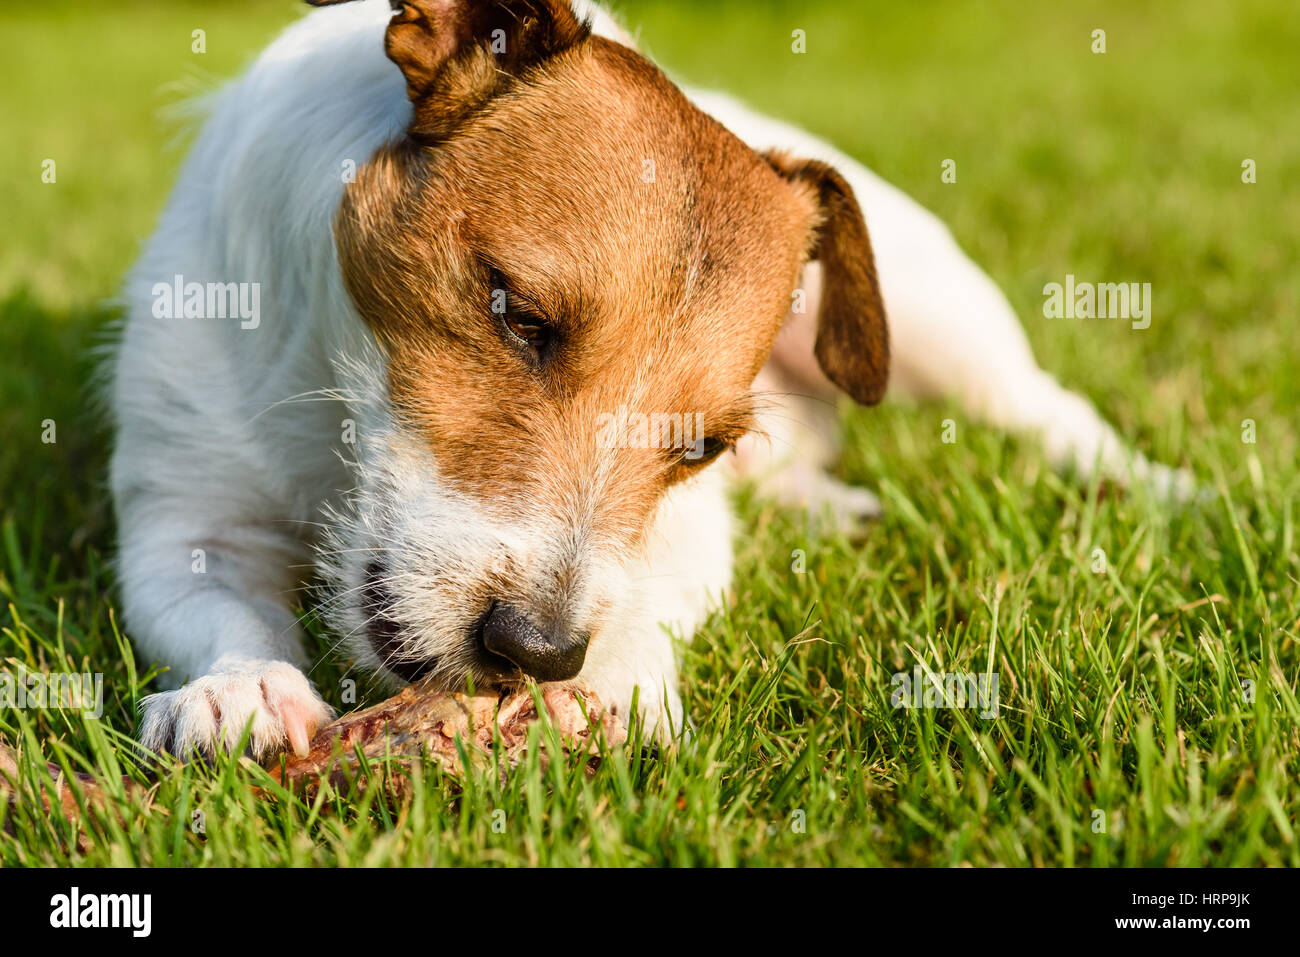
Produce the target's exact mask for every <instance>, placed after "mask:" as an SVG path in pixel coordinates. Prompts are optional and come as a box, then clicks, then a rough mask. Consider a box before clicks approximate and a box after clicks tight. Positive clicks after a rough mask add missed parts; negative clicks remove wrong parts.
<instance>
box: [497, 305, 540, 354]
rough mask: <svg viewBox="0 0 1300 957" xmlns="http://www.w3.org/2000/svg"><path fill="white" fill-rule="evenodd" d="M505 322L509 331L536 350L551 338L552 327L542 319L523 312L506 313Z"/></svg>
mask: <svg viewBox="0 0 1300 957" xmlns="http://www.w3.org/2000/svg"><path fill="white" fill-rule="evenodd" d="M504 322H505V324H506V328H507V329H509V330H510V331H511V332H512V333H514V334H515V335H516V336H518V337H519V338H520V339H522V340H524V342H526V343H528V344H529V345H530V346H532V347H533V348H534V349H536V348H539V347H540V346H542V345H545V343H546V341H547V340H548V338H549V337H550V332H551V327H550V326H548V325H547V324H546V322H545V320H543V319H541V318H540V317H536V316H530V315H528V314H527V313H523V312H515V313H506V316H505V319H504Z"/></svg>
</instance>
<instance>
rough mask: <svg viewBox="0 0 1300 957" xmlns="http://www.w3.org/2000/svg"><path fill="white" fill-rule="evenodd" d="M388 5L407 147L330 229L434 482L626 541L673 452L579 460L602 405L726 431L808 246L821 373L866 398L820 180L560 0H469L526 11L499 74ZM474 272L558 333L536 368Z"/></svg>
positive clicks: (861, 296) (473, 50)
mask: <svg viewBox="0 0 1300 957" xmlns="http://www.w3.org/2000/svg"><path fill="white" fill-rule="evenodd" d="M404 6H405V8H406V10H405V11H404V12H401V13H399V14H398V15H397V17H395V18H394V21H393V24H392V26H390V28H389V34H388V44H387V49H388V51H389V55H390V57H391V58H392V59H394V61H395V62H397V63H398V65H399V66H401V67H402V69H403V72H404V73H405V75H406V77H407V85H408V92H409V93H410V95H411V97H412V99H413V101H414V107H415V120H414V122H413V126H412V131H411V135H409V136H408V137H406V138H404V139H403V140H402V141H400V142H398V143H395V144H393V145H392V146H391V147H390V148H388V149H387V150H385V151H383V152H382V153H381V154H380V155H379V156H378V157H376V158H375V160H374V161H373V162H371V163H370V164H368V165H367V167H365V168H364V169H363V170H362V171H360V172H359V174H358V177H357V180H356V182H355V183H354V184H353V185H352V186H351V187H350V188H349V189H348V191H347V195H346V198H345V201H344V204H343V207H342V208H341V210H340V214H339V218H338V221H337V225H336V233H337V240H338V247H339V253H340V259H341V265H342V269H343V274H344V278H345V281H346V282H347V285H348V290H349V293H350V295H351V296H352V298H353V300H354V302H355V304H356V306H357V308H358V310H359V311H360V314H361V315H362V317H363V318H364V319H365V321H366V322H367V323H368V324H369V325H370V327H371V328H372V330H373V331H374V333H375V334H376V337H377V338H378V339H379V340H380V342H381V343H382V344H383V345H384V347H385V348H386V349H387V351H388V353H389V376H390V387H391V394H392V400H393V405H394V409H395V411H396V413H397V414H398V416H399V417H400V418H401V419H402V420H404V421H405V422H406V423H407V424H409V425H411V426H413V427H414V428H416V429H417V430H418V431H419V434H422V435H424V436H425V437H426V438H427V441H428V442H429V444H430V445H431V447H432V448H433V450H434V452H435V456H436V460H437V463H438V468H439V472H440V475H441V477H442V478H443V479H445V481H447V482H449V483H451V484H453V485H454V486H456V487H458V488H460V489H462V490H464V491H465V492H466V493H468V494H470V495H472V496H473V497H474V498H475V499H476V500H478V501H479V502H481V503H484V504H491V505H493V506H494V507H496V508H497V509H498V510H499V512H500V513H501V514H504V515H512V514H533V513H536V512H539V511H540V512H543V513H550V514H555V515H567V516H572V515H574V514H581V515H583V516H584V518H585V524H586V527H587V528H589V529H590V531H591V533H592V534H593V535H598V536H600V537H602V538H604V539H606V540H608V541H614V542H621V543H630V542H633V541H635V540H637V539H639V537H640V536H641V535H642V533H643V530H644V528H645V527H646V525H647V523H648V519H649V516H650V514H651V513H652V511H653V509H654V508H655V506H656V504H657V503H658V501H659V499H660V498H661V496H662V495H663V493H664V491H665V490H666V489H667V488H668V487H669V486H670V485H672V484H673V483H674V482H677V481H681V480H683V479H684V478H686V477H688V476H689V475H690V474H691V472H692V468H693V466H692V465H690V464H689V463H688V462H686V461H684V460H683V459H682V456H681V450H680V449H677V450H672V449H667V450H665V449H639V448H627V449H613V450H611V449H602V448H600V447H599V443H598V442H597V430H598V422H599V420H600V416H601V414H602V413H606V414H609V413H616V412H617V411H618V410H619V409H620V408H627V409H629V410H631V411H633V412H645V413H649V412H667V413H697V412H698V413H701V414H702V415H703V422H704V424H705V427H706V431H707V433H708V435H709V436H710V437H712V438H715V439H718V440H720V441H722V442H725V443H730V442H732V441H734V440H736V439H737V438H739V437H740V435H741V434H743V433H744V432H745V431H746V429H748V428H749V427H750V425H751V424H752V421H753V416H754V407H753V403H754V399H753V398H752V397H751V395H750V386H751V384H752V382H753V380H754V377H755V375H756V374H757V373H758V371H759V370H760V368H761V367H762V366H763V364H764V362H765V361H766V359H767V357H768V353H769V352H770V350H771V347H772V343H773V340H774V338H775V336H776V334H777V332H778V330H779V328H780V326H781V321H782V319H783V317H784V316H785V315H786V313H787V310H788V309H789V306H790V293H791V290H792V289H793V288H794V287H795V285H796V283H797V281H798V276H799V272H800V269H801V267H802V266H803V264H804V262H805V261H806V260H807V258H808V257H809V255H810V254H819V255H820V256H821V257H822V258H823V264H824V267H825V269H824V271H825V272H826V273H827V274H828V276H829V278H828V280H827V282H826V291H825V293H824V294H823V304H824V305H823V311H822V314H821V317H820V320H821V329H820V332H819V336H818V344H817V356H818V359H819V360H820V361H821V363H822V364H823V367H825V368H826V369H827V374H828V375H829V376H830V378H831V379H832V380H833V381H835V382H836V383H837V384H839V385H840V386H841V387H843V388H845V389H846V390H847V391H849V392H850V394H852V395H853V396H854V397H855V398H858V399H860V400H863V401H875V400H876V399H878V398H879V396H880V393H881V392H882V391H883V387H884V379H885V369H886V367H887V361H888V350H887V340H886V337H885V333H884V317H883V310H882V309H881V308H880V300H879V294H878V292H877V291H876V289H875V276H874V270H873V267H872V264H871V251H870V246H869V243H868V242H867V238H866V229H865V226H864V225H863V224H862V217H861V213H860V212H858V210H857V206H856V204H855V203H854V202H853V199H852V194H851V193H850V192H849V191H848V189H847V187H846V186H845V185H844V184H843V181H842V180H840V179H839V178H838V176H837V175H835V174H834V173H833V171H830V170H829V169H828V168H826V167H823V166H821V165H820V164H811V163H809V164H796V163H794V162H793V161H788V160H785V159H783V158H773V159H771V160H770V161H765V160H764V158H762V157H760V156H758V155H757V154H756V153H754V152H753V151H752V150H750V149H749V148H748V147H747V146H745V145H744V144H743V143H741V142H740V140H738V139H737V138H736V137H734V136H733V135H731V134H730V133H729V132H727V131H726V130H725V129H723V128H722V127H721V126H720V125H719V124H718V123H716V122H715V121H714V120H712V119H711V118H709V117H708V116H706V115H705V114H703V113H702V112H700V111H698V110H697V109H695V108H694V107H693V106H692V105H691V104H690V103H689V102H688V101H687V100H686V98H685V97H684V96H683V95H682V93H681V92H680V91H679V90H678V89H677V88H676V87H675V86H674V85H673V84H672V83H670V82H669V81H668V80H667V79H666V78H665V77H664V76H663V75H662V74H661V73H660V72H659V71H658V70H657V69H656V68H655V67H653V66H652V65H651V64H649V63H648V62H647V61H645V60H644V59H642V58H641V57H639V56H638V55H637V54H635V53H634V52H632V51H631V50H629V49H627V48H625V47H622V46H620V45H618V44H615V43H612V42H610V41H607V40H605V39H602V38H598V37H590V36H589V35H588V34H587V32H586V30H585V29H582V28H578V27H575V25H574V23H570V22H568V21H569V20H571V19H572V14H571V13H570V12H568V8H567V4H565V3H563V2H562V0H547V2H540V0H538V2H533V3H529V2H512V0H503V2H501V3H499V4H486V5H481V6H489V7H499V8H501V9H502V10H505V11H506V13H508V14H509V15H510V17H511V18H513V17H516V16H524V15H525V13H526V15H527V16H528V17H531V18H535V19H530V20H528V21H527V23H526V26H525V27H523V28H521V29H520V30H519V31H517V35H512V37H511V39H510V41H508V42H516V43H521V44H528V43H534V44H536V46H535V47H531V48H530V47H527V46H525V47H523V48H515V49H513V52H512V53H511V57H512V59H511V60H510V62H509V66H510V68H511V70H513V71H515V72H513V73H511V72H510V71H509V70H507V71H505V73H509V74H510V75H509V76H505V74H503V73H498V72H496V70H495V69H488V68H487V66H485V63H486V64H489V65H491V61H492V58H493V56H494V55H493V54H492V53H490V52H489V49H488V47H487V45H486V44H488V43H489V42H490V41H489V40H488V39H487V38H486V37H485V36H483V35H481V34H476V33H474V32H473V31H472V30H471V29H470V28H469V27H467V24H471V23H472V21H473V22H477V21H474V18H469V17H467V15H464V14H463V11H462V12H461V13H455V11H456V10H459V9H460V7H461V6H462V4H461V2H460V0H420V2H416V3H408V4H405V5H404ZM524 8H527V9H526V10H525V9H524ZM449 11H451V12H449ZM440 16H441V17H444V18H445V17H448V16H452V17H453V22H451V23H450V24H449V25H448V26H447V28H446V29H443V28H442V27H441V26H440V24H439V21H438V18H439V17H440ZM565 17H567V18H568V20H566V19H565ZM548 18H550V21H549V22H548ZM481 19H482V20H483V22H484V23H489V22H491V23H496V22H501V20H500V18H498V19H495V20H494V19H492V18H490V17H484V18H481ZM421 30H422V31H424V34H427V36H425V39H424V40H423V41H422V40H421V36H422V34H421V33H420V32H419V31H421ZM530 38H531V39H530ZM422 44H423V45H422ZM530 51H531V52H530ZM485 57H486V58H487V59H486V60H485ZM496 66H498V67H499V66H500V64H496ZM503 76H504V77H505V78H504V79H503ZM650 172H652V173H653V176H652V177H651V176H650V175H646V174H648V173H650ZM778 172H779V173H780V175H778ZM647 180H649V181H647ZM494 271H495V273H497V274H500V275H503V276H504V277H506V279H507V282H508V283H509V285H510V287H511V289H512V291H513V293H514V295H516V296H517V297H518V299H519V300H521V301H525V302H527V303H528V304H529V305H530V308H531V309H534V310H536V312H537V313H539V314H540V315H541V316H543V317H545V319H546V320H547V321H548V322H549V323H550V324H551V326H552V327H553V329H554V330H555V334H556V336H557V339H556V344H555V348H554V350H553V352H552V353H551V354H550V355H549V356H548V357H547V358H546V359H545V361H540V362H530V361H528V359H527V358H526V357H525V356H523V355H521V353H520V350H519V348H518V343H516V342H512V341H511V339H510V336H509V334H508V333H506V332H504V331H503V329H502V328H501V325H500V322H499V317H498V316H497V315H494V313H493V311H492V309H491V297H492V293H493V288H492V287H493V282H492V279H491V277H492V276H493V275H494ZM857 350H863V353H864V354H863V355H858V354H857Z"/></svg>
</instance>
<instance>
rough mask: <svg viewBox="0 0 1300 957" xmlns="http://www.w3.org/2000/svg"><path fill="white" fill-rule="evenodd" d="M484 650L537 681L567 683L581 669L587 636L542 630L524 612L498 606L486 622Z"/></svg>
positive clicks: (484, 624)
mask: <svg viewBox="0 0 1300 957" xmlns="http://www.w3.org/2000/svg"><path fill="white" fill-rule="evenodd" d="M483 647H484V648H486V649H487V650H488V651H490V652H492V653H493V654H494V655H500V656H501V657H502V658H506V659H508V660H509V661H510V662H512V663H513V664H514V665H516V666H517V667H518V668H519V669H520V670H521V671H523V672H524V673H525V674H527V675H531V676H532V677H534V678H536V679H537V680H538V681H564V680H566V679H568V678H572V677H574V676H575V675H577V673H578V672H579V671H581V670H582V662H583V659H584V658H586V657H587V636H586V635H583V634H572V633H559V634H557V633H551V632H546V631H543V630H542V629H541V628H539V627H537V625H535V624H534V623H533V622H532V620H531V619H529V618H528V616H526V615H524V614H523V613H522V612H520V611H518V610H517V609H515V608H511V607H510V606H509V605H501V604H498V605H497V606H496V607H494V608H493V609H492V613H491V614H490V615H488V617H487V621H485V622H484V623H483Z"/></svg>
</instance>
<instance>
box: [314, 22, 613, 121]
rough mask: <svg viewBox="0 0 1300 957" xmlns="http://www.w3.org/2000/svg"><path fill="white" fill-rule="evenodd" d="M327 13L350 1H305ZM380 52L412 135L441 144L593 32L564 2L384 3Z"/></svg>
mask: <svg viewBox="0 0 1300 957" xmlns="http://www.w3.org/2000/svg"><path fill="white" fill-rule="evenodd" d="M307 2H308V3H310V4H311V5H312V6H314V7H328V6H333V5H334V4H337V3H349V2H351V0H307ZM389 5H390V6H391V7H392V8H393V11H394V13H393V19H392V20H391V21H390V22H389V24H388V31H387V32H386V33H385V35H384V52H385V53H387V54H388V58H389V59H390V60H392V61H393V62H394V63H396V64H397V66H398V68H399V69H401V71H402V75H403V76H404V77H406V92H407V95H408V96H409V97H410V98H411V102H412V103H413V104H414V106H415V117H414V119H413V121H412V123H411V133H412V134H413V135H415V136H417V137H432V138H437V137H442V136H446V135H447V134H448V133H450V132H451V130H452V129H454V128H455V126H456V125H457V124H458V123H459V122H460V121H461V120H463V119H464V118H465V117H466V116H468V115H469V114H470V113H472V112H473V111H474V110H476V109H478V108H479V107H480V106H482V104H483V103H484V102H486V101H487V100H488V99H489V98H490V97H492V96H495V95H496V94H497V93H499V92H501V91H502V90H503V89H504V88H505V87H506V86H507V85H508V84H509V83H511V82H514V81H515V80H516V79H518V78H519V76H520V74H522V73H523V72H524V71H526V70H528V69H529V68H530V67H533V66H536V65H538V64H540V63H541V62H542V61H544V60H546V59H547V58H548V57H552V56H555V55H556V54H557V53H561V52H563V51H564V50H567V49H569V48H570V47H572V46H574V45H576V44H578V43H580V42H582V41H583V40H585V39H587V38H588V37H589V36H590V35H591V27H590V25H589V24H587V23H586V22H584V21H582V20H579V19H578V18H577V16H575V15H574V12H573V8H572V7H571V6H570V5H569V0H389Z"/></svg>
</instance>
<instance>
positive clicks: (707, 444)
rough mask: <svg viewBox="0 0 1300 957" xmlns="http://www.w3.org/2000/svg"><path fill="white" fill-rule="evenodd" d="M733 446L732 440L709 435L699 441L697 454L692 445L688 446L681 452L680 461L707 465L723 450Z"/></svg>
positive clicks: (686, 463) (692, 464)
mask: <svg viewBox="0 0 1300 957" xmlns="http://www.w3.org/2000/svg"><path fill="white" fill-rule="evenodd" d="M735 446H736V444H735V443H734V442H731V441H728V440H727V439H718V438H714V437H712V436H710V437H708V438H706V439H705V440H704V441H703V442H701V443H700V446H699V453H698V454H696V451H695V448H694V447H691V448H688V449H687V450H686V451H685V452H684V453H682V458H681V463H682V464H683V465H689V466H700V465H708V464H709V463H710V462H712V461H713V460H714V459H716V458H717V457H718V456H719V455H721V454H722V453H723V452H726V451H728V450H730V449H733V448H735Z"/></svg>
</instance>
